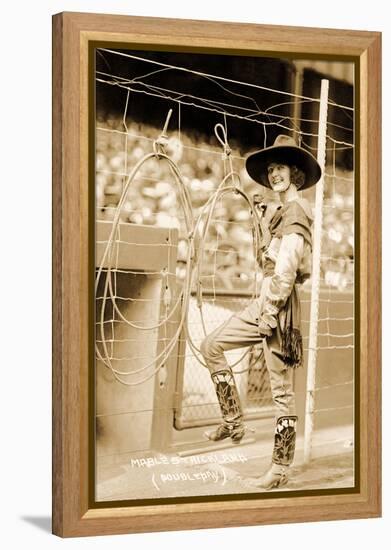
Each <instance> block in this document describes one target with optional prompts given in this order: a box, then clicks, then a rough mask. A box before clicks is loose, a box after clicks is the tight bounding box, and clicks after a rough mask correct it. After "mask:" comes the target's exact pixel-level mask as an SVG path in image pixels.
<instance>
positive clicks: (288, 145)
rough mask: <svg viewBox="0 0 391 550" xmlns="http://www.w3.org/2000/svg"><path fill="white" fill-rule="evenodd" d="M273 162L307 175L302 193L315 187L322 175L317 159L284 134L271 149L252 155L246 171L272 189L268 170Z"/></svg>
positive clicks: (247, 161)
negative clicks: (296, 169) (295, 168)
mask: <svg viewBox="0 0 391 550" xmlns="http://www.w3.org/2000/svg"><path fill="white" fill-rule="evenodd" d="M272 162H277V163H279V164H287V165H289V166H297V168H299V169H300V170H302V171H303V172H304V174H305V181H304V185H302V186H301V187H300V191H301V190H303V189H308V188H309V187H312V185H315V184H316V183H317V182H318V181H319V179H320V176H321V175H322V170H321V168H320V166H319V163H318V161H317V160H316V158H315V157H314V156H313V155H311V153H309V152H308V151H306V150H305V149H302V148H301V147H299V146H298V145H297V144H296V142H295V140H294V139H293V138H292V137H290V136H285V135H283V134H281V135H279V136H277V137H276V139H275V141H274V144H273V145H272V146H271V147H266V148H265V149H261V150H260V151H255V153H251V154H250V155H249V156H248V157H247V159H246V169H247V172H248V174H249V176H250V177H251V178H252V179H253V180H255V181H256V182H257V183H260V184H261V185H264V186H265V187H268V188H269V189H272V187H271V185H270V183H269V180H268V177H267V168H268V166H269V164H271V163H272Z"/></svg>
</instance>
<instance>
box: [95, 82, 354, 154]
mask: <svg viewBox="0 0 391 550" xmlns="http://www.w3.org/2000/svg"><path fill="white" fill-rule="evenodd" d="M96 80H97V82H100V83H102V84H107V85H109V86H117V87H118V88H122V89H124V90H127V91H131V92H133V93H137V94H144V95H149V96H151V97H158V98H161V99H166V100H168V101H173V102H175V103H179V104H181V105H187V106H189V107H195V108H197V109H203V110H206V111H210V112H214V113H218V114H220V115H224V116H229V117H231V118H237V119H240V120H244V121H247V122H255V123H256V124H260V125H262V126H263V127H265V126H277V127H279V128H282V129H284V130H287V131H289V132H294V133H296V134H299V135H300V136H307V137H314V138H317V137H318V134H314V133H311V132H304V131H302V130H297V129H295V128H291V127H289V126H286V125H284V124H281V123H279V122H265V121H260V120H255V119H252V118H248V117H245V116H241V115H238V114H235V113H228V112H227V111H224V110H223V111H221V110H219V109H213V108H211V107H206V106H205V105H196V104H194V103H191V102H187V101H183V100H180V99H176V98H173V97H169V96H162V95H160V94H154V93H152V92H147V91H145V90H136V89H134V88H131V87H129V86H125V85H121V84H119V83H118V82H115V81H114V82H109V81H107V80H103V79H101V78H97V79H96ZM284 119H286V120H292V119H291V117H284ZM326 137H327V139H328V140H330V141H331V142H332V143H335V144H338V145H343V146H345V147H340V148H337V149H335V148H327V147H326V150H330V151H341V150H344V149H346V148H353V146H354V145H353V143H348V142H345V141H339V140H336V139H334V138H333V137H331V136H329V135H327V136H326ZM308 148H309V149H313V150H316V149H317V148H316V147H310V146H308Z"/></svg>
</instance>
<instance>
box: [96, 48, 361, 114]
mask: <svg viewBox="0 0 391 550" xmlns="http://www.w3.org/2000/svg"><path fill="white" fill-rule="evenodd" d="M99 50H101V51H105V52H108V53H112V54H114V55H118V56H123V57H127V58H130V59H135V60H137V61H144V62H146V63H151V64H154V65H158V66H161V67H165V68H167V69H173V70H178V71H183V72H187V73H191V74H195V75H197V76H205V77H207V78H209V79H215V80H221V81H224V82H230V83H231V84H239V85H242V86H248V87H250V88H256V89H259V90H264V91H268V92H272V93H276V94H280V95H285V96H289V97H296V98H299V99H305V100H309V101H313V102H315V103H320V98H314V97H307V96H304V95H300V94H293V93H291V92H285V91H282V90H275V89H273V88H268V87H266V86H260V85H259V84H251V83H250V82H241V81H239V80H234V79H231V78H226V77H223V76H218V75H212V74H208V73H204V72H201V71H194V70H192V69H187V68H185V67H180V66H176V65H169V64H168V63H162V62H160V61H155V60H152V59H146V58H144V57H139V56H136V55H132V54H126V53H124V52H120V51H115V50H110V49H108V48H99ZM329 103H330V105H332V106H333V107H338V108H341V109H346V110H348V111H354V108H353V107H350V106H348V105H339V104H337V103H335V102H333V101H329Z"/></svg>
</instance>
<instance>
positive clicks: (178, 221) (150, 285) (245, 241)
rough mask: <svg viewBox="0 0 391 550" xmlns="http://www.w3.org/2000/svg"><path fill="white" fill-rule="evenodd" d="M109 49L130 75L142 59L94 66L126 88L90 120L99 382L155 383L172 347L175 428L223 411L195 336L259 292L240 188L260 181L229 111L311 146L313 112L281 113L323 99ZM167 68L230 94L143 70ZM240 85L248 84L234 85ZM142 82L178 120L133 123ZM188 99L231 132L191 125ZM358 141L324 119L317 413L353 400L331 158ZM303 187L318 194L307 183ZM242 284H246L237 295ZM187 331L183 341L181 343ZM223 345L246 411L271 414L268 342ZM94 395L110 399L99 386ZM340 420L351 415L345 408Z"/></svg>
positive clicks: (343, 207) (350, 270)
mask: <svg viewBox="0 0 391 550" xmlns="http://www.w3.org/2000/svg"><path fill="white" fill-rule="evenodd" d="M103 51H104V52H105V54H106V55H114V56H117V55H121V56H126V58H127V59H128V62H129V65H128V67H129V74H130V75H132V61H134V60H137V61H138V62H140V60H143V61H145V64H146V65H145V69H144V71H143V72H142V74H139V73H134V74H133V75H132V76H131V77H128V78H125V77H122V76H118V75H114V74H111V73H108V72H103V71H99V72H97V78H96V80H97V85H99V86H111V87H115V88H118V92H121V95H119V99H118V101H121V100H123V97H124V95H123V94H124V92H125V94H126V100H125V102H124V110H123V116H122V117H116V116H112V117H107V116H106V115H105V116H100V113H99V110H98V111H97V121H96V219H97V226H99V230H98V241H97V249H98V250H100V253H99V254H98V255H97V257H98V258H99V262H98V265H97V284H96V303H97V307H96V350H97V361H98V370H100V369H101V367H104V366H105V367H106V368H107V369H108V371H109V372H108V373H107V372H106V373H105V374H101V375H100V376H101V377H102V378H100V379H98V383H101V384H103V380H104V383H107V381H108V380H109V374H111V375H112V376H113V377H114V379H115V380H116V381H117V382H118V383H120V384H121V385H123V386H126V387H127V388H129V387H131V386H135V387H136V388H135V389H137V387H138V386H143V385H144V386H148V391H149V392H152V393H153V387H152V386H151V384H152V383H153V381H154V380H155V377H156V375H157V374H158V372H159V371H160V369H161V368H162V367H163V366H164V365H165V364H166V362H167V357H168V356H170V355H171V354H176V356H177V361H178V368H180V369H182V370H183V372H182V385H181V387H180V388H179V394H180V399H179V401H178V399H177V405H176V416H175V422H176V426H177V427H180V428H183V427H191V426H197V425H204V424H207V423H210V422H213V421H215V420H216V419H217V418H218V417H219V409H218V406H217V401H216V397H215V395H214V392H213V385H212V384H211V381H210V377H209V373H208V371H207V370H206V369H205V368H204V367H203V366H202V358H201V356H200V354H199V352H198V351H197V349H199V345H200V341H201V340H202V339H203V337H204V335H205V334H206V333H208V332H210V331H211V330H213V329H214V328H216V327H217V326H218V325H219V324H221V323H222V322H223V321H224V320H225V319H226V318H227V317H228V316H229V315H231V314H232V313H233V312H235V311H238V310H239V309H241V308H242V307H245V305H246V304H247V303H248V301H249V300H250V299H251V298H252V297H254V296H256V295H257V292H258V288H259V284H260V282H261V280H262V273H261V272H260V270H259V266H258V263H257V261H256V256H257V250H256V247H257V242H256V240H255V241H254V216H253V213H252V211H251V207H250V205H249V203H248V201H247V200H246V197H248V196H251V195H252V193H253V192H254V184H253V182H252V181H251V180H250V179H249V177H248V175H247V173H246V171H245V169H244V160H245V157H244V155H243V154H242V153H241V151H240V148H239V147H234V146H231V145H230V144H229V127H230V119H232V118H235V119H238V120H240V121H243V122H244V121H245V122H246V123H251V124H256V125H260V126H261V127H262V132H263V140H261V143H260V146H264V145H266V144H267V143H268V136H269V130H270V129H271V128H273V129H276V128H278V129H279V130H281V132H289V133H290V134H292V135H294V136H295V137H296V139H297V141H298V143H299V144H300V145H301V146H302V147H304V148H306V149H307V150H309V151H312V152H313V151H314V150H315V147H314V146H313V141H312V138H317V133H316V131H302V130H301V128H302V126H303V125H305V124H307V126H306V127H308V124H309V123H314V124H315V122H316V120H315V119H308V118H305V117H302V118H301V117H293V116H286V114H284V115H282V114H279V113H278V111H279V109H281V106H284V107H286V106H287V105H293V104H296V105H297V104H298V103H299V104H308V103H311V102H312V103H314V104H316V103H318V101H319V100H318V99H317V98H311V97H306V96H302V95H299V94H292V93H288V92H284V91H281V90H274V89H270V88H269V89H268V91H269V92H270V93H275V94H276V102H275V104H274V105H273V106H271V107H269V108H267V109H261V108H260V107H259V105H258V104H257V101H256V100H255V99H254V97H253V96H252V95H251V94H252V91H253V90H254V85H251V84H250V83H246V82H238V81H235V82H233V81H232V79H226V78H221V77H218V76H216V75H212V74H204V73H201V72H197V71H190V70H189V69H185V68H184V67H179V66H171V65H167V64H163V63H159V62H156V61H153V62H152V61H151V60H150V59H143V58H142V55H139V56H135V55H130V54H124V53H123V52H119V51H114V50H103ZM151 65H153V67H151ZM151 69H153V70H151ZM164 71H178V72H180V73H185V74H189V73H193V74H196V75H197V77H199V78H201V79H205V80H208V81H211V82H213V84H214V85H215V86H217V87H219V88H221V90H222V91H223V92H224V98H226V97H227V94H228V95H229V96H230V98H231V100H230V102H228V101H227V100H226V99H224V100H221V101H218V100H216V99H215V98H208V97H204V96H200V95H197V94H195V93H193V94H189V93H187V92H184V91H183V90H181V89H171V88H165V87H164V86H156V85H155V84H154V85H152V84H151V83H150V82H149V81H148V80H149V77H150V76H151V75H156V73H158V72H164ZM233 85H234V88H233ZM238 87H239V88H240V87H242V88H241V92H240V93H239V92H238V91H237V90H238ZM231 88H232V89H231ZM258 88H259V87H258ZM261 88H262V89H266V88H265V87H261ZM234 90H235V91H234ZM134 94H142V95H144V96H146V97H147V98H150V99H151V100H152V99H153V98H155V97H158V98H159V99H160V100H162V101H165V102H167V112H168V109H176V114H177V117H176V119H177V122H178V124H177V126H176V127H175V128H171V127H170V126H168V128H164V129H163V131H162V132H160V136H159V131H158V130H157V129H156V128H155V127H153V126H150V125H148V122H147V121H145V122H143V123H136V122H134V121H132V120H131V118H129V116H128V108H129V103H130V102H131V101H132V97H133V96H134ZM243 101H244V104H243ZM329 104H330V105H332V106H333V108H336V109H340V110H342V111H343V112H344V113H346V120H347V121H350V118H351V116H352V115H353V109H352V108H351V107H349V106H348V105H343V104H337V103H336V102H334V101H332V100H330V101H329ZM185 106H186V108H191V109H194V110H196V111H201V110H202V111H208V112H209V113H210V115H211V134H213V130H214V127H215V125H216V124H220V125H221V127H222V128H223V130H224V132H225V137H226V140H225V142H224V140H223V142H221V143H220V144H215V143H216V142H215V141H214V142H213V144H211V141H210V140H206V139H203V138H200V137H194V136H191V135H189V134H188V133H186V132H185V131H183V129H182V126H181V121H182V118H181V117H182V116H183V108H184V107H185ZM167 112H166V113H165V114H164V116H162V122H164V120H165V119H166V114H167ZM166 122H168V120H167V121H166ZM341 128H342V129H343V130H345V131H347V132H349V131H351V136H352V139H351V142H348V141H346V140H344V139H338V138H337V137H335V135H334V132H335V133H336V135H337V131H338V129H341ZM220 135H221V134H220ZM262 141H263V142H262ZM353 147H354V143H353V133H352V125H346V126H344V125H341V124H335V123H330V124H329V125H328V130H327V147H326V148H327V150H328V157H327V158H328V164H327V166H326V172H325V202H324V208H323V236H322V257H321V298H320V315H319V320H318V345H317V349H318V358H319V364H320V367H319V369H318V374H317V384H316V392H317V409H316V415H319V417H321V416H322V415H325V414H326V413H327V412H328V413H330V411H332V410H333V411H334V412H335V413H336V414H338V411H341V410H345V409H346V411H350V412H351V413H352V412H353V391H354V378H353V373H354V357H353V352H354V292H353V290H354V174H353V172H351V171H347V170H345V169H341V168H340V167H339V166H338V165H337V162H336V156H337V154H338V153H339V152H341V151H344V150H346V149H353ZM225 188H226V191H224V189H225ZM221 191H223V192H221ZM262 193H263V198H264V200H266V201H272V200H274V197H273V196H272V195H271V194H270V193H269V192H268V191H267V190H265V191H264V190H262ZM303 195H304V196H305V197H306V198H308V199H309V200H310V201H311V202H313V194H312V193H311V191H309V192H306V191H305V192H303ZM138 230H139V231H138ZM200 257H201V261H200ZM200 288H201V289H202V291H201V292H200V290H199V289H200ZM309 288H310V287H309V286H308V284H306V285H304V287H303V291H302V304H303V320H302V323H303V336H304V347H305V352H306V353H308V324H309V300H310V295H309ZM197 289H198V290H197ZM235 293H239V294H241V296H240V297H235ZM186 326H187V332H186V338H185V337H184V335H185V329H186ZM181 339H182V340H185V343H184V344H183V345H182V348H181V347H180V346H179V348H178V343H179V342H180V340H181ZM181 349H182V351H180V350H181ZM228 355H229V357H228V358H229V361H230V362H231V363H232V364H233V365H235V367H234V371H235V372H236V375H235V376H236V378H237V382H238V386H239V392H240V396H241V398H242V400H243V402H244V403H245V410H246V414H248V415H250V416H251V415H257V414H258V415H261V416H262V415H265V414H268V413H269V412H270V410H271V409H270V408H271V398H270V386H269V381H268V376H267V371H266V367H265V365H264V361H263V360H262V350H260V349H256V348H254V349H251V350H246V351H243V350H239V351H238V352H231V353H230V354H228ZM330 361H331V362H335V363H336V364H338V365H341V364H342V365H344V368H343V369H342V371H343V372H341V376H340V377H338V376H335V371H333V373H332V374H330V376H328V375H327V372H328V365H329V364H330ZM330 380H332V383H330ZM117 386H118V384H117ZM334 391H335V392H336V395H337V399H334V400H333V407H326V406H324V404H325V403H326V402H327V399H328V398H329V396H330V395H331V394H332V393H333V392H334ZM176 393H177V394H178V388H176ZM98 394H99V392H98ZM123 395H126V394H123ZM99 403H103V397H102V399H101V401H100V402H99V401H98V405H99ZM118 403H120V405H118ZM99 407H100V405H99V406H98V414H97V416H98V418H100V419H101V420H100V421H101V422H102V423H104V419H105V418H107V417H108V416H115V417H118V416H119V417H120V416H121V415H123V416H124V417H126V418H129V415H130V414H133V413H134V412H135V411H137V410H138V409H137V408H136V409H134V408H130V409H129V407H128V406H126V399H125V398H124V399H120V400H118V402H117V404H116V405H114V406H113V410H108V409H107V408H105V407H103V405H102V407H103V408H102V407H101V408H99ZM121 407H122V410H121ZM153 407H154V404H153V401H150V407H149V408H147V409H145V410H148V411H150V412H153ZM143 410H144V409H143ZM129 411H130V412H129ZM342 416H343V415H342ZM344 418H349V414H348V415H347V416H346V415H345V416H344ZM102 425H103V424H102Z"/></svg>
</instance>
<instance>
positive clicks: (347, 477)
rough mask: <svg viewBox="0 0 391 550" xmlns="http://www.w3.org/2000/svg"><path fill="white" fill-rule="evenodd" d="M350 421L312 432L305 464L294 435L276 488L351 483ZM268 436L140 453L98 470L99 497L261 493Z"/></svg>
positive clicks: (268, 450)
mask: <svg viewBox="0 0 391 550" xmlns="http://www.w3.org/2000/svg"><path fill="white" fill-rule="evenodd" d="M353 449H354V446H353V433H352V427H351V426H345V427H339V428H336V429H333V430H332V431H331V430H323V431H322V432H318V433H316V434H315V435H314V439H313V447H312V457H311V461H310V463H309V464H308V465H306V466H305V465H304V464H303V440H302V438H298V441H297V451H296V456H295V462H294V464H293V465H292V467H291V468H290V476H289V481H288V484H287V485H285V486H284V487H283V488H281V489H277V490H276V489H274V490H273V492H274V491H280V492H281V491H284V492H290V491H302V490H314V489H341V488H349V487H353V486H354V452H353ZM271 451H272V441H256V440H254V439H252V438H251V437H249V438H247V439H244V440H243V442H242V443H241V444H240V445H231V446H228V447H227V446H226V445H221V444H216V445H215V446H213V447H212V448H210V449H208V450H207V451H203V452H194V453H192V451H191V450H190V451H188V452H184V453H181V452H179V453H167V454H161V453H153V452H150V453H144V454H135V455H133V456H130V457H127V458H126V461H124V462H122V463H118V464H112V465H105V466H100V467H98V469H97V477H98V479H97V486H96V500H97V501H117V500H132V499H137V500H139V499H154V498H171V497H173V498H175V497H184V496H185V497H191V496H210V495H230V494H232V495H233V494H248V493H261V492H264V490H263V489H260V488H259V487H257V478H259V477H260V476H261V475H262V473H264V472H265V471H266V470H267V468H268V466H269V464H270V457H271Z"/></svg>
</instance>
